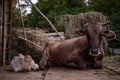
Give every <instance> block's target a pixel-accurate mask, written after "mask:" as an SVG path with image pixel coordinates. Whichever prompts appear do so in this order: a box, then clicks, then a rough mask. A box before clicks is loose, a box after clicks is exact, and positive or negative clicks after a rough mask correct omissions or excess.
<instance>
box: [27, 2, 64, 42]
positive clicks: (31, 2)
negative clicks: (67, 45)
mask: <svg viewBox="0 0 120 80" xmlns="http://www.w3.org/2000/svg"><path fill="white" fill-rule="evenodd" d="M29 2H30V3H31V4H32V5H33V7H34V8H35V9H36V10H37V11H38V12H39V14H41V15H42V16H43V17H44V18H45V19H46V20H47V22H48V23H49V24H50V25H51V27H52V28H53V29H54V30H55V32H56V33H57V34H58V35H59V36H60V34H59V33H58V31H57V30H56V28H55V27H54V25H53V24H52V23H51V21H50V20H49V19H48V18H47V17H46V16H45V15H44V14H43V13H42V12H41V11H40V10H39V9H38V8H37V6H36V5H34V4H33V3H32V2H31V0H29ZM60 38H61V39H62V40H64V39H63V38H62V37H61V36H60Z"/></svg>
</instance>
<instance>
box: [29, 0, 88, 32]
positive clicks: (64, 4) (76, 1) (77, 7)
mask: <svg viewBox="0 0 120 80" xmlns="http://www.w3.org/2000/svg"><path fill="white" fill-rule="evenodd" d="M35 5H36V6H37V7H38V8H39V9H40V10H41V12H43V14H45V15H46V16H47V17H48V18H49V19H50V21H51V22H52V23H53V24H54V25H55V26H56V28H57V29H58V30H59V31H64V29H63V27H61V26H59V25H58V24H57V20H58V17H59V15H63V14H78V13H80V12H86V11H88V10H87V8H86V7H85V6H84V0H39V1H38V3H37V4H35ZM27 17H28V18H31V19H32V21H34V22H35V23H33V22H31V21H29V23H30V24H31V25H33V24H34V25H33V26H34V27H35V24H37V26H39V27H40V28H42V29H49V31H50V32H51V31H53V29H52V28H51V27H50V25H49V24H48V23H47V21H45V19H44V18H43V17H42V16H41V15H40V14H39V13H38V12H37V11H36V10H35V8H34V7H32V13H31V14H29V15H28V16H27ZM36 20H37V21H36Z"/></svg>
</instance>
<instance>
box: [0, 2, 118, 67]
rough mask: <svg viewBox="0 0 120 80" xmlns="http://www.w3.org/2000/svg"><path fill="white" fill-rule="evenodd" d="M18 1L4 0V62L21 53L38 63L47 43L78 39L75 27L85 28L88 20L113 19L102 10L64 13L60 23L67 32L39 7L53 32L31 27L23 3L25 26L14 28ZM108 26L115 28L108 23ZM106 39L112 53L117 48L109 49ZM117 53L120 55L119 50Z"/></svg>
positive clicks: (0, 43)
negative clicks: (26, 21)
mask: <svg viewBox="0 0 120 80" xmlns="http://www.w3.org/2000/svg"><path fill="white" fill-rule="evenodd" d="M14 3H16V1H14V0H1V1H0V65H5V64H9V62H10V61H11V58H12V57H13V56H15V55H18V53H22V54H30V55H32V57H33V59H34V60H35V62H37V63H38V62H39V60H40V58H41V53H42V49H43V47H44V46H45V44H46V43H47V42H50V41H56V40H61V39H63V40H65V39H70V38H74V37H76V36H77V35H76V34H75V29H82V27H83V25H84V24H85V23H90V22H106V21H109V19H108V17H107V16H105V15H103V14H102V13H100V12H86V13H79V14H76V15H72V14H65V15H60V17H59V20H58V24H59V25H60V26H61V28H63V29H64V31H65V32H58V31H57V30H56V28H55V27H54V25H53V24H52V23H51V22H50V20H49V19H48V18H47V17H46V16H45V15H44V14H42V13H41V12H40V11H39V9H38V8H37V7H36V6H35V9H36V10H37V11H38V13H39V14H40V15H42V16H43V17H44V18H45V19H46V22H48V24H50V25H51V27H52V29H53V31H54V32H53V33H49V30H47V29H44V30H43V29H40V28H39V24H35V25H30V26H28V24H27V23H24V18H23V16H22V15H23V14H22V13H21V10H20V6H19V17H20V18H21V20H20V21H19V22H20V23H21V25H22V26H21V28H13V26H12V18H13V17H12V12H13V10H14V7H15V5H14ZM18 5H19V4H18ZM32 5H33V4H32ZM33 6H34V5H33ZM37 20H38V19H36V21H37ZM26 26H27V27H26ZM31 26H32V27H31ZM104 29H105V30H107V29H111V28H110V27H109V26H106V27H104ZM104 42H105V46H104V47H105V50H106V52H107V50H109V51H110V52H111V53H114V50H115V49H114V48H108V46H109V44H107V41H105V40H104ZM117 52H118V54H119V51H117ZM107 53H108V52H107Z"/></svg>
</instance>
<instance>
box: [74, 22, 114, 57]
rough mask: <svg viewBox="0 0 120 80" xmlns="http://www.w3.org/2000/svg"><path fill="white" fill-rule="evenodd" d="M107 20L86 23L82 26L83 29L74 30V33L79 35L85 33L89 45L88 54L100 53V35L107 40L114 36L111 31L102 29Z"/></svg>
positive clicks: (95, 54)
mask: <svg viewBox="0 0 120 80" xmlns="http://www.w3.org/2000/svg"><path fill="white" fill-rule="evenodd" d="M108 23H109V22H105V23H98V22H96V23H86V24H85V25H84V26H83V30H76V33H77V34H79V35H80V36H83V35H86V36H87V39H88V43H89V46H90V54H91V55H92V56H97V55H99V54H101V50H100V48H101V43H102V37H105V38H107V39H108V40H110V39H114V38H115V37H116V35H115V33H114V32H113V31H104V30H103V26H105V25H107V24H108Z"/></svg>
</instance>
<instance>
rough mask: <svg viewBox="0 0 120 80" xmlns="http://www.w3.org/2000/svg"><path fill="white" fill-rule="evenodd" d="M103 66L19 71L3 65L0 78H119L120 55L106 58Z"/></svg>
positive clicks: (65, 79) (0, 79) (35, 79)
mask: <svg viewBox="0 0 120 80" xmlns="http://www.w3.org/2000/svg"><path fill="white" fill-rule="evenodd" d="M104 66H105V67H104V68H103V69H86V70H77V69H71V68H65V67H52V68H49V69H46V70H43V71H42V70H40V71H36V72H33V71H32V72H19V73H15V72H10V71H8V69H9V68H7V67H4V68H0V80H120V56H114V57H108V58H106V59H105V60H104ZM106 67H107V68H106ZM116 72H117V73H116Z"/></svg>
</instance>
